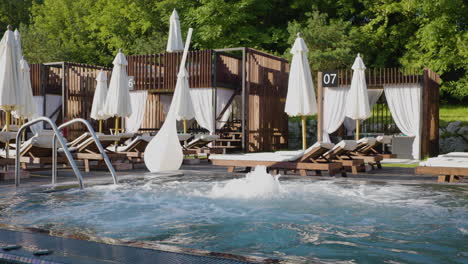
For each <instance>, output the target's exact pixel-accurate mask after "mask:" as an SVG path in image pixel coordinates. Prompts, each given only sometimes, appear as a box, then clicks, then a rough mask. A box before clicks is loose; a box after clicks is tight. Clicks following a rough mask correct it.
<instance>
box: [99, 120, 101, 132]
mask: <svg viewBox="0 0 468 264" xmlns="http://www.w3.org/2000/svg"><path fill="white" fill-rule="evenodd" d="M99 133H102V120H99Z"/></svg>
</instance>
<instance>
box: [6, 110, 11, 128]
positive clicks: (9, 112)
mask: <svg viewBox="0 0 468 264" xmlns="http://www.w3.org/2000/svg"><path fill="white" fill-rule="evenodd" d="M5 119H6V124H5V130H6V132H10V122H11V111H10V110H7V111H6V117H5Z"/></svg>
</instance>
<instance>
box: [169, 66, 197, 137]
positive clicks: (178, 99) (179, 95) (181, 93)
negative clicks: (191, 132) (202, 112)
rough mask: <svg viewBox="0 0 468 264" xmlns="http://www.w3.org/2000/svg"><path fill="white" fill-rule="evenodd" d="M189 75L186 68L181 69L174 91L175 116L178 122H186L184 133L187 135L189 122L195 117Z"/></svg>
mask: <svg viewBox="0 0 468 264" xmlns="http://www.w3.org/2000/svg"><path fill="white" fill-rule="evenodd" d="M188 78H189V74H188V72H187V69H186V68H185V67H181V68H180V70H179V73H178V75H177V83H176V87H175V91H174V97H173V99H172V103H173V105H174V114H175V116H176V119H177V120H178V121H180V120H182V121H183V122H184V133H187V120H190V119H193V118H194V117H195V110H194V108H193V104H192V98H191V97H190V88H189V81H188Z"/></svg>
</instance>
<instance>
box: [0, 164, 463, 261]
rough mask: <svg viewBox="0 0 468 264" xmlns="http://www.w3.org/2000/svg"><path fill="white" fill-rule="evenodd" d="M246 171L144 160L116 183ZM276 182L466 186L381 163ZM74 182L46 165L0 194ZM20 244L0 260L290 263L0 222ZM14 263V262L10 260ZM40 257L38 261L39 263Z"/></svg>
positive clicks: (0, 229) (2, 241) (96, 181)
mask: <svg viewBox="0 0 468 264" xmlns="http://www.w3.org/2000/svg"><path fill="white" fill-rule="evenodd" d="M82 174H83V178H84V182H85V187H86V186H91V185H101V184H112V177H111V176H110V173H109V172H108V171H107V170H106V169H104V168H103V169H94V170H92V171H91V172H90V173H85V172H82ZM245 174H246V171H245V170H243V169H242V168H241V169H239V170H236V171H234V172H232V173H230V172H227V169H226V168H225V167H218V166H213V165H211V164H210V163H209V162H208V161H206V160H202V161H201V162H200V164H193V165H183V166H182V167H181V169H180V170H178V171H169V172H165V173H150V172H148V171H147V170H146V168H145V167H144V165H143V164H139V165H137V166H136V168H134V169H132V170H126V171H118V172H117V175H118V180H119V182H127V181H133V180H136V179H144V178H146V177H159V178H161V179H162V180H163V181H166V180H167V181H173V180H179V181H180V180H186V181H190V180H191V179H192V178H193V179H194V180H199V179H200V177H205V178H206V179H207V180H210V181H212V180H217V181H219V180H227V179H233V178H242V177H244V176H245ZM280 180H311V181H314V180H331V181H345V182H355V183H359V184H362V183H376V184H377V183H380V184H416V185H453V186H460V187H461V188H462V189H465V188H467V187H466V186H468V181H467V180H466V179H463V180H462V181H461V182H459V183H438V182H437V177H436V176H429V175H416V174H415V173H414V168H404V167H384V168H382V169H375V170H369V171H367V172H361V173H358V174H351V173H347V177H341V175H340V176H334V177H330V176H327V175H326V174H324V175H322V176H299V175H298V174H294V173H289V172H288V174H287V175H282V176H281V177H280ZM77 187H78V184H77V180H76V178H75V175H74V173H73V171H72V170H71V169H69V168H62V169H59V172H58V183H57V184H56V185H51V171H50V169H43V170H37V168H36V169H33V170H31V173H30V178H26V179H22V180H21V185H20V187H19V188H16V187H15V184H14V180H6V181H0V194H1V196H3V197H8V196H9V195H11V196H13V195H15V194H16V193H22V192H30V191H54V190H61V189H68V188H77ZM11 244H20V245H21V246H22V248H21V249H18V250H12V251H5V250H1V249H0V263H3V262H2V260H3V259H6V260H8V259H9V260H10V262H6V263H44V264H46V263H84V264H87V263H195V264H196V263H233V264H235V263H290V262H284V261H279V260H276V259H262V258H256V257H243V256H236V255H230V254H223V253H216V252H209V251H202V250H194V249H187V248H180V247H173V246H167V245H158V244H149V243H145V242H135V241H119V240H111V239H107V238H105V239H104V238H92V239H91V238H81V237H78V239H77V238H76V237H73V236H71V237H70V236H69V234H67V235H64V234H51V233H49V232H48V231H47V230H37V229H35V228H25V227H16V226H6V225H2V223H0V247H3V246H6V245H11ZM38 249H50V250H52V251H53V253H52V254H51V255H45V256H40V257H38V256H35V255H34V254H33V252H34V251H36V250H38ZM15 261H16V262H15ZM41 261H42V262H41Z"/></svg>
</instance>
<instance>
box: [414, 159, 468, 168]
mask: <svg viewBox="0 0 468 264" xmlns="http://www.w3.org/2000/svg"><path fill="white" fill-rule="evenodd" d="M419 166H426V167H451V168H468V162H466V160H432V161H429V160H428V161H423V162H421V163H419Z"/></svg>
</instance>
